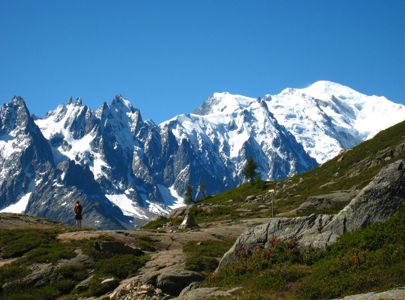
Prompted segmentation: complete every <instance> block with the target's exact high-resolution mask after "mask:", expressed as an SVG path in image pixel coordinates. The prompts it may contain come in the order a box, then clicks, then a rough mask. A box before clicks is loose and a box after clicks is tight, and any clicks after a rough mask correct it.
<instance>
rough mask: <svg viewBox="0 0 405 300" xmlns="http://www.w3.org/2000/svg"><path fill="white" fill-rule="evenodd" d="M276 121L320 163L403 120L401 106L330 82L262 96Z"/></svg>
mask: <svg viewBox="0 0 405 300" xmlns="http://www.w3.org/2000/svg"><path fill="white" fill-rule="evenodd" d="M263 99H264V100H265V101H266V103H267V104H268V106H269V109H270V111H271V112H273V114H274V116H275V118H276V119H277V121H278V122H279V123H280V124H281V125H283V126H284V127H286V128H287V130H289V131H290V132H291V133H292V134H293V135H294V136H295V138H296V139H297V141H298V142H299V143H301V144H302V145H303V147H304V149H305V150H306V151H307V152H308V154H309V155H311V156H312V157H313V158H315V159H316V160H317V161H318V163H323V162H325V161H327V160H329V159H331V158H333V157H334V156H336V155H337V154H339V152H341V151H342V150H343V149H347V148H351V147H353V146H355V145H357V144H359V143H360V142H362V141H364V140H367V139H370V138H372V137H373V136H374V135H375V134H377V133H378V132H379V131H381V130H383V129H385V128H388V127H390V126H392V125H394V124H396V123H399V122H400V121H402V120H404V119H405V107H404V106H403V105H400V104H396V103H393V102H391V101H389V100H388V99H387V98H385V97H378V96H367V95H364V94H362V93H359V92H357V91H355V90H353V89H351V88H349V87H346V86H343V85H340V84H338V83H334V82H330V81H317V82H315V83H314V84H312V85H310V86H309V87H307V88H303V89H292V88H288V89H285V90H283V91H282V92H281V93H280V94H278V95H274V96H272V95H266V96H265V97H264V98H263Z"/></svg>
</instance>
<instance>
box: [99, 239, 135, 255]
mask: <svg viewBox="0 0 405 300" xmlns="http://www.w3.org/2000/svg"><path fill="white" fill-rule="evenodd" d="M94 246H95V248H96V249H97V250H98V251H102V252H111V253H116V254H132V255H135V256H141V255H143V251H142V250H141V249H138V248H132V247H129V246H127V245H125V244H123V243H120V242H117V241H101V242H95V243H94Z"/></svg>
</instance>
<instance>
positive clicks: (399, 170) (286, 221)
mask: <svg viewBox="0 0 405 300" xmlns="http://www.w3.org/2000/svg"><path fill="white" fill-rule="evenodd" d="M403 204H405V160H398V161H396V162H394V163H392V164H389V165H388V166H386V167H384V168H383V169H382V170H381V171H380V172H379V173H378V174H377V175H376V176H375V177H374V178H373V180H372V181H371V182H370V183H369V184H368V185H367V186H366V187H364V188H363V189H362V190H361V191H360V192H359V193H358V195H357V196H356V197H355V198H354V199H353V200H352V201H351V202H350V203H349V204H348V205H347V206H346V207H345V208H344V209H342V210H341V211H340V212H339V213H338V214H336V215H314V214H312V215H310V216H305V217H299V218H274V219H272V220H271V221H270V222H269V223H266V224H262V225H259V226H255V227H253V228H250V229H248V230H247V231H246V232H245V233H243V234H242V235H241V236H239V238H238V239H237V240H236V242H235V244H234V245H233V246H232V248H231V249H230V250H229V251H228V252H227V253H225V255H224V257H223V258H222V260H221V262H220V264H219V267H218V268H221V267H223V266H225V265H227V264H229V263H232V262H234V261H236V260H237V259H238V253H240V251H241V250H243V251H249V250H252V249H253V248H254V247H256V246H258V245H261V246H265V245H266V242H267V241H268V240H269V239H271V238H272V237H277V238H280V239H292V238H294V239H296V240H297V242H298V244H299V245H300V246H313V247H316V248H322V247H325V246H326V245H329V244H331V243H333V242H335V241H336V240H337V238H338V237H339V236H340V235H342V234H343V233H345V232H351V231H355V230H358V229H360V228H362V227H364V226H367V225H368V224H371V223H374V222H384V221H386V220H387V219H388V218H390V217H391V216H392V215H393V214H394V213H395V212H396V211H397V210H398V208H399V207H400V206H401V205H403Z"/></svg>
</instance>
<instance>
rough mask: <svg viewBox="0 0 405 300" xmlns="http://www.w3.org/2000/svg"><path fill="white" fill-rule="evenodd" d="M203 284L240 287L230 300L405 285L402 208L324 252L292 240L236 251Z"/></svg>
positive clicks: (319, 295)
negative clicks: (242, 252) (237, 257)
mask: <svg viewBox="0 0 405 300" xmlns="http://www.w3.org/2000/svg"><path fill="white" fill-rule="evenodd" d="M204 285H205V286H221V287H223V288H230V287H235V286H242V287H243V289H242V290H241V292H240V293H239V294H238V295H235V297H234V298H232V299H250V300H254V299H331V298H336V297H343V296H346V295H350V294H357V293H363V292H370V291H384V290H386V289H390V288H395V287H400V286H404V285H405V208H404V209H402V210H401V211H399V212H398V213H397V214H396V215H395V216H394V217H392V218H391V219H390V220H389V221H387V222H386V223H384V224H373V225H371V226H369V227H367V228H365V229H362V230H360V231H358V232H355V233H347V234H344V235H343V236H342V237H341V238H340V239H339V240H338V242H337V243H335V244H334V245H332V246H331V247H329V248H327V249H326V250H324V251H321V252H319V251H314V250H313V249H305V250H303V249H299V248H298V247H297V246H296V244H295V242H294V241H280V240H277V239H273V240H272V241H270V247H269V249H260V248H258V249H256V251H255V252H254V254H253V255H251V256H246V257H244V256H243V255H241V257H240V260H239V262H238V263H236V264H232V265H228V266H226V267H224V268H223V269H221V271H220V272H219V273H218V274H213V275H211V276H210V277H209V279H208V280H206V281H205V283H204Z"/></svg>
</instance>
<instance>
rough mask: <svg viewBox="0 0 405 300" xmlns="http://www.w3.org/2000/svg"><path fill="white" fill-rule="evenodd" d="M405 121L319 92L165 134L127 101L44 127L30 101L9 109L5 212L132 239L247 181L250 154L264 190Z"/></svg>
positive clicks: (402, 114)
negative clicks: (138, 230) (179, 210)
mask: <svg viewBox="0 0 405 300" xmlns="http://www.w3.org/2000/svg"><path fill="white" fill-rule="evenodd" d="M404 119H405V107H404V106H402V105H399V104H395V103H393V102H391V101H389V100H387V99H386V98H384V97H376V96H367V95H364V94H361V93H359V92H356V91H354V90H352V89H350V88H348V87H345V86H342V85H339V84H336V83H332V82H327V81H320V82H316V83H314V84H313V85H311V86H309V87H307V88H304V89H286V90H284V91H282V92H281V93H280V94H278V95H266V96H264V97H262V98H259V99H256V98H250V97H245V96H241V95H232V94H229V93H215V94H213V95H212V96H211V97H210V98H208V99H207V100H206V101H205V102H204V103H203V104H202V106H201V107H199V108H197V109H196V110H195V111H194V112H192V113H190V114H186V115H179V116H176V117H174V118H172V119H170V120H168V121H166V122H163V123H161V124H160V125H157V124H155V123H153V122H152V121H144V120H143V119H142V117H141V113H140V111H139V110H138V109H136V108H134V107H133V106H132V104H131V103H130V102H129V101H128V100H127V99H125V98H123V97H122V96H117V97H115V98H114V99H113V101H112V102H111V103H110V104H106V103H104V104H103V105H102V106H101V107H100V108H99V109H97V110H95V111H94V110H92V109H90V108H89V107H87V106H85V105H84V104H83V103H82V101H81V100H80V99H77V100H76V101H72V100H69V101H68V103H66V104H64V105H59V106H58V107H57V108H56V109H55V110H53V111H50V112H49V113H48V114H47V115H46V116H45V117H44V118H41V119H36V120H35V121H34V120H33V118H32V117H31V116H30V113H29V111H28V109H27V107H26V105H25V103H24V101H23V100H22V99H21V98H18V97H16V98H14V99H12V100H11V101H10V102H9V103H7V104H4V105H3V106H2V107H1V108H0V167H1V169H0V211H14V212H20V211H25V212H27V213H30V214H33V215H38V216H45V217H48V218H51V219H56V220H59V221H63V222H66V223H71V224H72V223H73V221H74V220H73V214H72V212H71V207H72V205H73V203H74V201H76V200H80V201H82V202H83V203H84V207H85V216H86V217H85V221H86V222H87V223H86V225H90V226H95V227H98V228H130V227H133V226H136V225H138V224H140V223H143V222H145V221H146V220H148V219H150V218H152V217H153V216H155V215H157V214H165V213H167V212H169V211H170V210H171V209H172V208H175V207H178V206H180V205H183V202H182V197H181V195H182V194H183V193H184V190H185V186H186V185H187V184H191V185H192V186H193V187H194V192H195V193H196V192H197V191H196V190H197V189H196V188H197V186H198V185H199V184H200V183H201V182H204V183H205V186H206V192H207V193H208V194H212V193H217V192H221V191H223V190H225V189H227V188H230V187H234V186H236V185H238V184H240V183H241V182H242V181H243V176H242V169H243V166H244V164H245V162H246V159H247V158H248V157H249V156H250V155H252V156H253V157H254V159H255V161H256V162H257V163H258V165H259V171H260V174H261V176H262V178H264V179H268V178H273V179H278V178H284V177H287V176H291V175H293V174H296V173H299V172H303V171H306V170H309V169H311V168H313V167H315V166H316V164H317V162H318V163H323V162H324V161H326V160H328V159H330V158H332V157H333V156H335V155H336V154H338V153H339V152H340V151H341V150H342V149H346V148H350V147H353V146H354V145H357V144H358V143H360V142H361V141H363V140H365V139H368V138H371V137H372V136H373V135H374V134H376V133H377V132H378V131H380V130H382V129H385V128H386V127H389V126H390V125H393V124H395V123H397V122H400V121H402V120H404Z"/></svg>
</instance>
